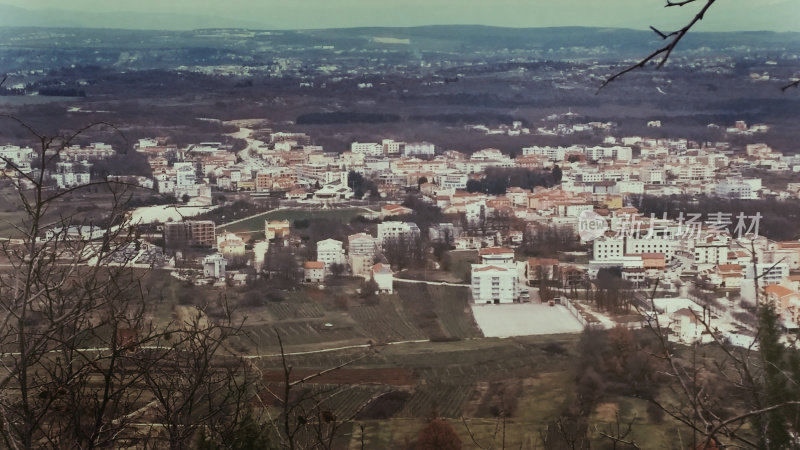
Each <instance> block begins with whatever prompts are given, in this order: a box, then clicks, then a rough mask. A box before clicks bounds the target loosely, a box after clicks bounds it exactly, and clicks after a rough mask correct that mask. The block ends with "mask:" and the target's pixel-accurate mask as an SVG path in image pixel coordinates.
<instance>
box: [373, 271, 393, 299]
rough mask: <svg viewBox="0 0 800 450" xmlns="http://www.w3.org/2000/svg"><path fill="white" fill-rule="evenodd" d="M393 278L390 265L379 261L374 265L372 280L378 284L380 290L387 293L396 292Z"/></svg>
mask: <svg viewBox="0 0 800 450" xmlns="http://www.w3.org/2000/svg"><path fill="white" fill-rule="evenodd" d="M393 278H394V274H393V273H392V269H391V268H390V267H389V265H387V264H381V263H378V264H375V265H374V266H372V281H374V282H375V283H376V284H377V285H378V291H379V292H381V293H387V294H391V293H392V292H394V289H393V286H392V281H393Z"/></svg>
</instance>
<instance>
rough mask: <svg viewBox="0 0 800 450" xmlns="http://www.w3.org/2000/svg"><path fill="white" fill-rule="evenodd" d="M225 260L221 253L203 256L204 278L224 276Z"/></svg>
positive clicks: (220, 277)
mask: <svg viewBox="0 0 800 450" xmlns="http://www.w3.org/2000/svg"><path fill="white" fill-rule="evenodd" d="M226 263H227V261H226V260H225V257H224V256H222V254H221V253H214V254H213V255H208V256H206V257H205V258H203V276H205V277H206V278H216V279H224V278H225V264H226Z"/></svg>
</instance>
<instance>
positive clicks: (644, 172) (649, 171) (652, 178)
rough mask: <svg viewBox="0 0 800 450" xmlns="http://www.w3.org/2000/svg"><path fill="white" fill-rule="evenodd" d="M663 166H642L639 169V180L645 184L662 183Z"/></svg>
mask: <svg viewBox="0 0 800 450" xmlns="http://www.w3.org/2000/svg"><path fill="white" fill-rule="evenodd" d="M664 179H665V177H664V168H663V167H643V168H642V169H641V170H640V171H639V180H641V181H642V182H644V183H645V184H664Z"/></svg>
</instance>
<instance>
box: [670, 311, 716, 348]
mask: <svg viewBox="0 0 800 450" xmlns="http://www.w3.org/2000/svg"><path fill="white" fill-rule="evenodd" d="M702 317H703V315H702V313H701V312H697V311H695V310H693V309H690V308H681V309H679V310H677V311H675V312H673V313H672V314H670V315H669V320H670V330H672V333H673V334H674V335H675V337H676V338H677V339H678V340H679V341H681V342H683V343H686V344H693V343H695V342H699V343H701V344H702V343H707V342H711V341H712V340H713V337H712V336H711V335H709V334H708V332H707V330H706V326H705V325H704V324H703V322H702Z"/></svg>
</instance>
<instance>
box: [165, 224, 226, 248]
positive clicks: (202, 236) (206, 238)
mask: <svg viewBox="0 0 800 450" xmlns="http://www.w3.org/2000/svg"><path fill="white" fill-rule="evenodd" d="M216 243H217V240H216V226H215V225H214V222H213V221H211V220H189V221H184V222H169V223H166V224H164V246H165V247H167V248H181V247H208V248H213V247H214V246H215V245H216Z"/></svg>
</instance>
